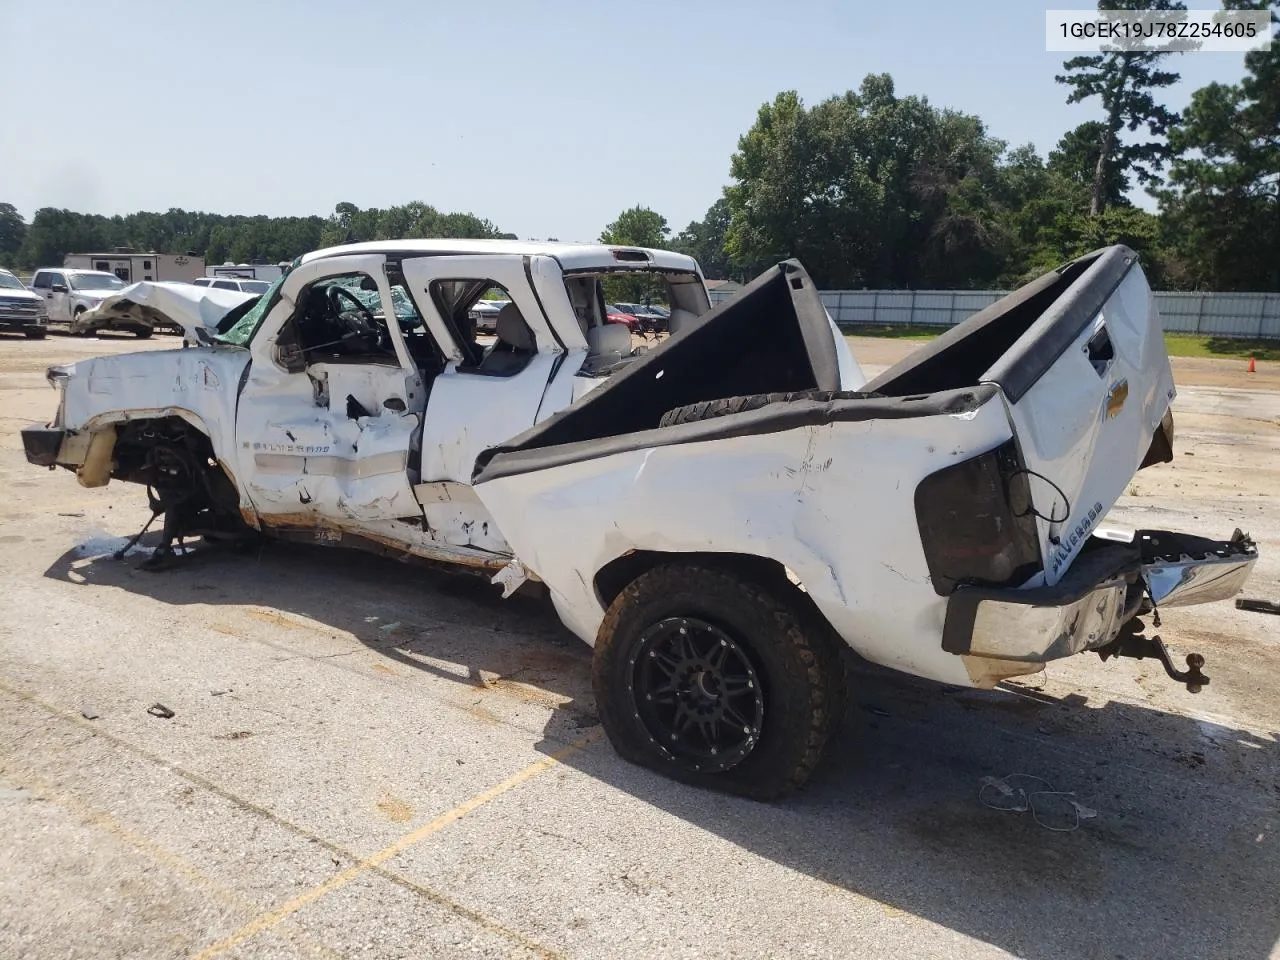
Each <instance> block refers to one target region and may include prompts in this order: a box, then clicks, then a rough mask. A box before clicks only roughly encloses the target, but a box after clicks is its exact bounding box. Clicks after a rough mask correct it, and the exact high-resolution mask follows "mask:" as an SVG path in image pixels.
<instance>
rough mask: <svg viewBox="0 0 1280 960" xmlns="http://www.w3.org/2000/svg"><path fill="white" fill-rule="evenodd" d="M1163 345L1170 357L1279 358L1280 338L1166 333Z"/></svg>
mask: <svg viewBox="0 0 1280 960" xmlns="http://www.w3.org/2000/svg"><path fill="white" fill-rule="evenodd" d="M1164 345H1165V348H1166V349H1167V350H1168V351H1169V356H1171V357H1209V358H1210V359H1215V358H1216V359H1219V360H1232V359H1234V360H1248V359H1249V357H1250V356H1252V357H1254V358H1256V359H1258V360H1280V340H1237V339H1235V338H1234V337H1205V336H1201V335H1199V334H1194V333H1166V334H1165V335H1164Z"/></svg>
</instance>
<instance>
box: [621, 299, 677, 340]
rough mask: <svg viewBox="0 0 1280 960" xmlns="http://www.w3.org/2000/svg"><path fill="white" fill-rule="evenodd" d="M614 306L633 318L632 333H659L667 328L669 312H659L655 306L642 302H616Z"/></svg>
mask: <svg viewBox="0 0 1280 960" xmlns="http://www.w3.org/2000/svg"><path fill="white" fill-rule="evenodd" d="M614 306H616V307H617V308H618V309H619V310H621V311H622V312H623V313H625V314H627V315H628V316H631V317H633V318H635V325H634V327H633V328H632V333H642V334H650V333H661V332H662V331H664V330H666V329H667V320H668V318H669V316H670V314H669V313H660V312H658V308H656V307H652V306H649V305H647V304H643V303H618V304H615V305H614Z"/></svg>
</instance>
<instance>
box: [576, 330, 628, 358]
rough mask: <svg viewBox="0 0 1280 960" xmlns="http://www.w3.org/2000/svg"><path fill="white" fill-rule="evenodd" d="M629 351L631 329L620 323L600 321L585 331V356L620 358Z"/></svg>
mask: <svg viewBox="0 0 1280 960" xmlns="http://www.w3.org/2000/svg"><path fill="white" fill-rule="evenodd" d="M630 353H631V331H630V330H628V329H627V328H626V327H624V326H623V325H622V324H620V323H602V324H601V325H600V326H598V327H592V328H591V329H590V330H588V331H587V357H588V358H595V357H601V358H604V359H607V360H621V359H622V358H623V357H625V356H627V355H628V354H630Z"/></svg>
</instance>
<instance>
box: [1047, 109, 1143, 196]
mask: <svg viewBox="0 0 1280 960" xmlns="http://www.w3.org/2000/svg"><path fill="white" fill-rule="evenodd" d="M1105 128H1106V124H1104V123H1103V122H1102V121H1101V120H1086V121H1085V122H1084V123H1082V124H1080V125H1079V126H1078V127H1076V128H1075V129H1073V130H1068V131H1067V132H1066V133H1064V134H1063V135H1062V139H1061V140H1059V141H1058V145H1057V146H1056V147H1055V148H1054V149H1053V150H1050V151H1049V164H1048V169H1049V171H1050V172H1051V173H1054V174H1057V175H1058V176H1060V177H1064V178H1065V179H1067V180H1069V181H1070V182H1072V183H1075V184H1079V185H1080V186H1082V187H1085V188H1086V189H1087V190H1089V191H1092V189H1093V181H1094V177H1095V176H1097V171H1098V159H1099V157H1100V156H1101V154H1102V141H1103V140H1105V139H1106V129H1105ZM1131 186H1132V183H1131V181H1130V178H1129V176H1128V174H1127V173H1126V172H1125V170H1124V169H1123V168H1122V167H1120V166H1117V165H1111V164H1108V165H1107V176H1106V180H1105V182H1104V183H1103V187H1102V206H1103V208H1104V209H1105V208H1107V207H1123V206H1129V199H1128V198H1127V197H1126V196H1125V194H1127V193H1128V192H1129V188H1130V187H1131Z"/></svg>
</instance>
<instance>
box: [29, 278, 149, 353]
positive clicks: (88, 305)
mask: <svg viewBox="0 0 1280 960" xmlns="http://www.w3.org/2000/svg"><path fill="white" fill-rule="evenodd" d="M124 287H125V283H124V281H123V280H121V279H120V278H119V277H117V276H116V275H115V274H114V273H107V272H105V271H103V270H67V269H64V268H63V267H44V268H41V269H39V270H37V271H36V272H35V274H34V275H33V276H32V278H31V290H32V292H34V293H36V294H39V295H40V296H42V297H44V298H45V307H46V309H47V310H48V311H49V324H50V326H53V325H55V324H56V325H58V326H61V327H64V328H65V329H66V330H67V331H68V332H71V331H72V330H73V328H74V327H75V326H76V321H77V320H78V319H79V318H80V316H81V315H82V314H84V313H85V312H86V311H89V310H92V309H93V308H94V307H96V306H97V305H98V304H100V303H101V302H102V301H103V300H104V299H106V298H107V297H108V296H110V295H111V294H113V293H115V292H117V291H119V290H123V289H124ZM135 332H136V334H137V336H139V337H149V336H151V331H150V330H141V329H140V330H137V331H135Z"/></svg>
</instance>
